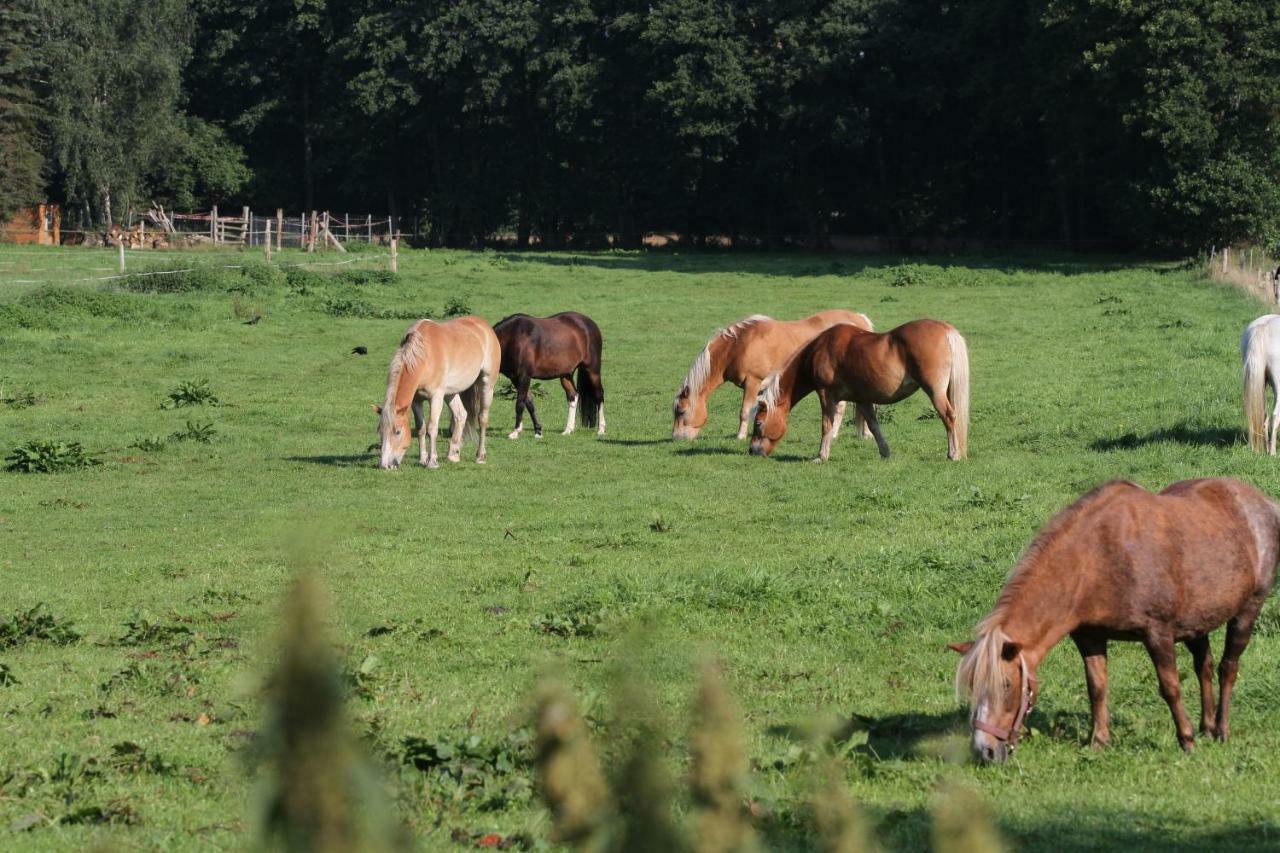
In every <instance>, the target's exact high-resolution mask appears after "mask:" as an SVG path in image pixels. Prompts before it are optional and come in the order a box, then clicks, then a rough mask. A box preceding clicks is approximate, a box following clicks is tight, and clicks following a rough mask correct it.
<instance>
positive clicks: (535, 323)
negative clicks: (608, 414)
mask: <svg viewBox="0 0 1280 853" xmlns="http://www.w3.org/2000/svg"><path fill="white" fill-rule="evenodd" d="M493 331H494V332H495V333H497V335H498V342H499V344H500V345H501V347H502V375H503V376H505V377H507V378H508V379H510V380H511V382H512V384H513V385H515V386H516V427H515V429H513V430H512V431H511V432H510V434H508V435H507V438H519V437H520V433H521V431H522V430H523V429H524V412H525V410H526V409H527V410H528V412H529V417H530V419H532V420H533V437H534V438H542V424H541V423H539V422H538V414H537V412H536V411H534V408H533V397H532V396H531V395H530V394H529V382H530V380H532V379H559V380H560V384H561V385H563V386H564V394H565V397H566V398H567V399H568V401H569V420H568V424H567V425H566V426H565V428H564V434H565V435H568V434H569V433H571V432H573V430H574V427H575V426H576V416H577V413H578V409H579V408H581V410H582V424H583V426H588V427H592V426H593V427H596V432H597V433H598V434H600V435H604V386H603V385H602V384H600V347H601V345H602V341H601V338H600V327H599V326H597V325H596V324H595V321H594V320H592V319H591V318H590V317H587V316H585V315H583V314H578V313H577V312H574V311H565V312H564V313H561V314H556V315H554V316H551V317H530V316H529V315H528V314H512V315H511V316H510V317H504V318H503V319H502V320H499V321H498V322H497V323H496V324H494V327H493ZM575 370H576V371H577V372H578V383H577V386H576V387H575V386H574V382H573V372H574V371H575ZM579 403H581V406H579Z"/></svg>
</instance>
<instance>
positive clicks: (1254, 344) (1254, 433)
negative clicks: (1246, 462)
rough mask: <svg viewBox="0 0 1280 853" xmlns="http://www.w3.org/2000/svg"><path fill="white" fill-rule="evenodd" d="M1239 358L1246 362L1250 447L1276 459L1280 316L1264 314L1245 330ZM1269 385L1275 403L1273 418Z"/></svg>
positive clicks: (1279, 405)
mask: <svg viewBox="0 0 1280 853" xmlns="http://www.w3.org/2000/svg"><path fill="white" fill-rule="evenodd" d="M1240 358H1241V359H1243V361H1244V418H1245V423H1246V424H1247V426H1248V433H1249V446H1250V447H1251V448H1253V449H1254V450H1256V451H1258V452H1259V453H1270V454H1271V455H1272V456H1275V455H1276V430H1277V426H1278V424H1277V422H1278V421H1280V314H1264V315H1263V316H1261V317H1259V318H1258V319H1256V320H1254V321H1253V322H1252V323H1250V324H1249V325H1248V326H1247V327H1246V328H1245V330H1244V335H1242V336H1241V338H1240ZM1268 385H1270V386H1271V392H1272V394H1273V395H1274V396H1275V401H1276V402H1275V408H1274V409H1273V410H1272V412H1271V416H1270V417H1268V416H1267V386H1268Z"/></svg>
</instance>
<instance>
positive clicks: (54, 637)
mask: <svg viewBox="0 0 1280 853" xmlns="http://www.w3.org/2000/svg"><path fill="white" fill-rule="evenodd" d="M33 640H43V641H45V642H49V643H53V644H54V645H56V646H69V645H71V644H72V643H75V642H78V641H79V640H80V632H79V631H77V630H76V629H75V627H74V626H73V625H72V623H71V622H70V621H69V620H65V619H59V618H57V617H56V616H54V615H53V614H51V613H48V612H46V611H45V609H44V605H43V604H37V605H36V606H35V607H33V608H31V609H30V610H19V611H18V612H16V613H14V614H13V615H12V616H11V617H9V618H8V619H6V620H4V621H2V622H0V649H11V648H13V647H14V646H21V645H23V644H24V643H29V642H32V641H33Z"/></svg>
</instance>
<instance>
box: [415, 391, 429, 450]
mask: <svg viewBox="0 0 1280 853" xmlns="http://www.w3.org/2000/svg"><path fill="white" fill-rule="evenodd" d="M413 431H414V432H416V433H417V434H418V464H419V465H426V464H427V419H426V418H424V417H423V416H422V398H421V397H414V398H413Z"/></svg>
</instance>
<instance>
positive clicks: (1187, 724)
mask: <svg viewBox="0 0 1280 853" xmlns="http://www.w3.org/2000/svg"><path fill="white" fill-rule="evenodd" d="M1143 642H1144V643H1145V645H1146V647H1147V654H1149V655H1151V662H1152V663H1153V664H1155V667H1156V678H1157V679H1159V681H1160V695H1161V696H1162V697H1163V698H1164V701H1165V704H1167V705H1168V706H1169V712H1170V713H1171V714H1173V725H1174V728H1175V729H1176V730H1177V733H1178V745H1179V746H1181V747H1182V751H1183V752H1191V751H1193V750H1194V749H1195V748H1196V738H1195V733H1194V732H1193V731H1192V730H1191V719H1190V718H1189V717H1188V716H1187V711H1186V709H1185V708H1183V707H1182V685H1181V684H1180V683H1179V681H1178V657H1177V652H1176V651H1175V648H1174V644H1173V635H1172V634H1171V633H1169V632H1167V631H1159V630H1156V631H1151V632H1150V633H1148V634H1147V636H1146V638H1145V639H1144V641H1143Z"/></svg>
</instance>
